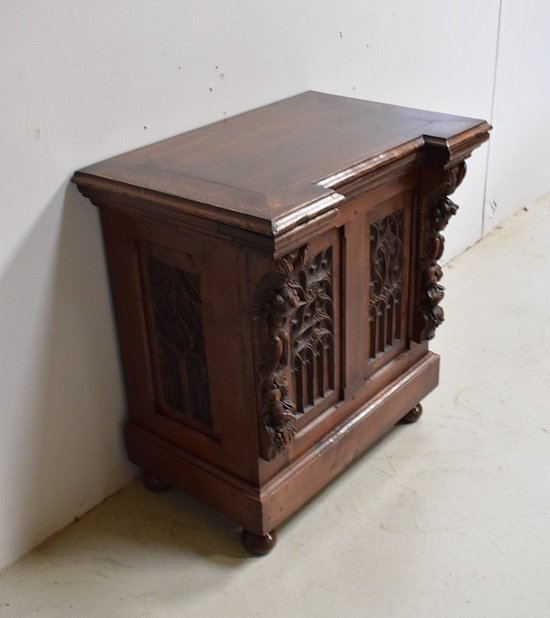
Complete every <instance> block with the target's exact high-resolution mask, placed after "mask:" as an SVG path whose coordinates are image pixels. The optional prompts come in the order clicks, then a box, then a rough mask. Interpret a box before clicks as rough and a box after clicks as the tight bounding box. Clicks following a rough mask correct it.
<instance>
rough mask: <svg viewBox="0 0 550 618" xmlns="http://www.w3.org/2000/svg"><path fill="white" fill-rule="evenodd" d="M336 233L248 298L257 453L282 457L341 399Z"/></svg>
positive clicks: (296, 255)
mask: <svg viewBox="0 0 550 618" xmlns="http://www.w3.org/2000/svg"><path fill="white" fill-rule="evenodd" d="M340 252H341V242H340V234H339V231H338V230H335V229H334V230H330V231H329V232H327V233H325V234H322V235H320V236H317V237H315V238H312V239H311V240H309V241H308V242H307V243H306V244H304V245H303V246H301V247H300V248H299V249H297V250H296V251H293V252H291V253H290V254H288V255H286V256H284V257H283V258H281V259H279V260H277V261H276V262H274V263H271V264H270V265H269V272H268V273H267V274H264V275H263V276H262V277H261V279H260V280H259V281H258V283H257V284H255V285H254V288H253V289H254V291H253V294H252V313H253V316H254V317H253V331H254V342H255V343H254V347H255V365H256V375H257V376H258V378H257V383H258V384H259V387H260V388H259V402H258V404H259V406H258V409H259V414H258V416H259V421H260V452H261V456H262V458H263V459H265V460H268V461H271V460H273V459H274V458H275V457H276V456H277V455H279V454H281V453H283V452H285V451H286V449H287V447H289V446H290V445H291V443H293V442H296V439H298V438H299V437H300V435H301V434H303V433H304V431H303V430H306V429H307V428H308V426H309V425H310V424H311V423H312V421H313V420H314V419H316V418H317V417H318V416H319V415H321V414H322V413H323V412H325V411H327V410H328V409H329V408H330V407H331V406H333V405H334V404H335V403H336V402H337V401H338V400H339V399H340V396H341V381H340V373H341V372H340V363H341V361H340V348H341V345H340V343H341V342H340Z"/></svg>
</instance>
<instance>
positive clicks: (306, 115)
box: [73, 92, 490, 236]
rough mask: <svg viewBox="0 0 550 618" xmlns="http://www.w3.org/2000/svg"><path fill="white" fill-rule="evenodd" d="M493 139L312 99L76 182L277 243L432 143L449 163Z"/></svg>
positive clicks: (407, 112) (408, 112)
mask: <svg viewBox="0 0 550 618" xmlns="http://www.w3.org/2000/svg"><path fill="white" fill-rule="evenodd" d="M489 129H490V126H489V125H488V124H487V123H486V122H484V121H483V120H477V119H472V118H464V117H459V116H450V115H446V114H439V113H433V112H426V111H421V110H416V109H411V108H405V107H397V106H393V105H386V104H382V103H374V102H371V101H362V100H359V99H351V98H347V97H340V96H334V95H329V94H323V93H319V92H305V93H303V94H299V95H297V96H294V97H291V98H288V99H284V100H282V101H278V102H276V103H273V104H271V105H267V106H265V107H260V108H258V109H254V110H252V111H249V112H245V113H243V114H240V115H238V116H234V117H232V118H228V119H226V120H222V121H220V122H216V123H214V124H211V125H208V126H205V127H202V128H199V129H196V130H194V131H190V132H188V133H183V134H181V135H177V136H176V137H172V138H170V139H166V140H163V141H161V142H157V143H155V144H151V145H149V146H145V147H143V148H139V149H138V150H134V151H132V152H128V153H126V154H122V155H119V156H116V157H113V158H111V159H107V160H105V161H102V162H101V163H97V164H95V165H92V166H90V167H87V168H84V169H82V170H80V171H79V172H77V173H76V174H75V176H74V178H73V180H74V182H76V184H77V185H78V186H79V187H80V188H81V189H85V188H90V187H91V188H93V189H95V190H98V191H103V192H105V193H112V194H114V195H126V196H130V197H131V196H134V197H136V196H137V197H138V199H141V200H143V201H145V202H148V203H150V204H151V208H154V205H155V203H156V202H157V201H158V200H159V198H161V197H162V198H167V197H169V198H170V199H169V201H168V202H167V200H166V199H165V200H164V202H165V203H169V204H170V207H171V208H172V209H176V210H181V211H183V212H187V213H188V214H194V215H198V216H201V217H204V218H207V219H211V220H217V221H220V222H224V223H229V224H231V225H234V226H237V227H242V228H245V229H249V230H252V231H255V232H258V233H261V234H265V235H268V236H277V235H278V234H281V233H283V232H285V231H287V230H288V229H290V228H292V227H293V226H295V225H297V224H299V223H301V222H303V221H306V220H307V219H309V218H312V217H314V216H317V215H318V214H320V213H322V212H324V211H326V210H328V209H330V208H332V207H334V205H335V204H336V203H338V202H339V201H340V200H342V199H343V198H342V196H341V195H340V194H339V193H338V186H340V185H341V184H343V183H345V182H349V181H350V180H353V179H355V178H358V177H360V176H364V175H365V174H369V173H372V172H373V171H374V170H377V169H380V168H381V167H383V166H385V165H387V164H388V163H391V162H392V161H395V160H397V159H400V158H402V157H404V156H407V155H409V154H411V153H413V152H416V151H419V150H420V149H422V148H423V146H425V144H426V143H427V141H429V142H430V143H431V144H432V146H434V147H435V148H439V149H441V151H442V152H443V151H445V152H446V153H447V154H448V153H452V151H453V149H459V148H460V147H462V146H463V145H464V144H469V143H472V144H473V143H475V142H479V143H481V141H484V139H486V137H487V131H488V130H489ZM475 145H477V143H476V144H475ZM470 150H471V148H470ZM84 192H85V191H84Z"/></svg>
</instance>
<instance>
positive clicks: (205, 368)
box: [73, 92, 490, 553]
mask: <svg viewBox="0 0 550 618" xmlns="http://www.w3.org/2000/svg"><path fill="white" fill-rule="evenodd" d="M489 129H490V126H489V125H488V124H487V123H486V122H484V121H482V120H473V119H469V118H461V117H456V116H447V115H443V114H435V113H429V112H423V111H419V110H413V109H406V108H400V107H394V106H389V105H382V104H379V103H372V102H368V101H360V100H356V99H348V98H344V97H337V96H331V95H327V94H321V93H317V92H307V93H304V94H301V95H298V96H296V97H292V98H290V99H286V100H284V101H280V102H278V103H274V104H272V105H268V106H266V107H262V108H259V109H256V110H253V111H250V112H247V113H245V114H241V115H239V116H236V117H234V118H230V119H228V120H224V121H223V122H218V123H216V124H213V125H210V126H208V127H204V128H201V129H198V130H196V131H191V132H189V133H185V134H183V135H179V136H177V137H174V138H172V139H168V140H165V141H162V142H159V143H157V144H153V145H151V146H147V147H145V148H141V149H139V150H135V151H133V152H130V153H127V154H123V155H121V156H118V157H114V158H112V159H109V160H107V161H104V162H102V163H98V164H97V165H93V166H91V167H88V168H86V169H84V170H81V171H79V172H77V173H76V174H75V176H74V178H73V180H74V182H75V183H76V184H77V185H78V187H79V189H80V191H81V192H82V193H83V194H84V195H86V196H87V197H89V198H90V199H91V201H92V202H93V203H94V204H95V205H96V206H98V208H99V210H100V214H101V222H102V227H103V234H104V240H105V250H106V253H107V259H108V265H109V272H110V279H111V287H112V295H113V300H114V308H115V313H116V321H117V327H118V333H119V341H120V349H121V355H122V362H123V365H124V375H125V380H126V390H127V400H128V415H129V417H128V424H127V427H126V443H127V448H128V455H129V458H130V460H131V461H133V462H134V463H136V464H137V465H138V466H141V467H142V468H143V470H144V481H145V483H146V485H147V486H149V487H150V488H152V489H157V490H160V489H162V488H164V487H165V486H168V485H170V486H174V487H177V488H180V489H182V490H184V491H187V492H189V493H190V494H192V495H194V496H196V497H197V498H199V499H201V500H203V501H204V502H205V503H207V504H209V505H210V506H212V507H214V508H216V509H219V510H220V511H223V512H224V513H226V514H227V515H229V516H230V517H233V518H234V519H235V520H236V521H238V522H240V523H242V524H243V526H244V529H245V530H244V532H243V542H244V544H245V546H246V547H247V548H248V549H249V550H250V551H252V552H253V553H265V552H266V551H268V550H269V549H270V548H271V546H272V545H273V543H274V539H275V535H274V532H273V531H274V529H275V528H276V527H277V526H278V525H279V524H280V523H281V522H283V521H284V520H285V519H286V518H287V517H288V516H289V515H291V514H292V513H293V512H294V511H295V510H296V509H298V508H299V507H300V506H301V505H303V504H304V503H305V502H306V501H307V500H309V499H310V498H311V497H312V496H313V495H314V494H315V493H316V492H318V491H319V490H320V489H321V488H322V487H323V486H324V485H326V484H327V483H328V482H329V481H330V480H331V479H332V478H334V477H335V476H336V475H337V474H339V473H340V472H341V471H342V470H343V469H344V468H346V467H347V466H348V465H349V464H350V463H351V462H352V461H353V460H354V459H356V458H357V457H358V456H359V455H361V453H363V451H365V449H367V448H368V447H369V446H370V445H371V444H372V443H373V442H374V441H375V440H377V439H378V438H379V437H380V436H381V435H382V434H383V433H384V432H385V431H387V430H388V429H389V428H391V427H392V426H393V425H394V424H395V423H396V422H398V421H400V420H405V421H409V422H411V421H413V420H416V418H417V417H418V416H419V414H420V411H421V408H420V406H419V402H420V400H421V399H422V398H423V397H424V396H425V395H426V394H427V393H428V392H429V391H430V390H432V389H433V388H434V387H435V386H436V384H437V380H438V366H439V358H438V356H437V355H435V354H433V353H431V352H429V351H428V340H429V339H430V338H431V337H432V336H433V334H434V330H435V328H436V327H437V326H438V325H439V323H440V322H441V321H442V320H443V310H442V308H441V305H440V301H441V299H442V298H443V287H442V286H441V284H440V279H441V274H442V273H441V269H440V267H439V265H438V262H437V260H438V259H439V258H440V256H441V254H442V251H443V243H444V240H443V236H442V235H441V232H442V230H443V229H444V227H445V226H446V224H447V222H448V220H449V218H450V217H451V215H453V214H454V213H455V212H456V209H457V206H456V205H455V204H454V203H453V202H452V200H451V199H450V198H449V197H448V196H449V195H450V194H451V193H452V192H453V191H454V189H455V188H456V186H457V185H458V184H459V183H460V182H461V180H462V178H463V176H464V173H465V164H464V159H465V158H466V157H468V156H469V155H470V154H471V152H472V150H473V149H474V148H476V147H477V146H478V145H479V144H481V143H482V142H484V141H485V140H486V139H487V137H488V131H489ZM159 525H160V523H159Z"/></svg>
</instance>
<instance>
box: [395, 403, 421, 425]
mask: <svg viewBox="0 0 550 618" xmlns="http://www.w3.org/2000/svg"><path fill="white" fill-rule="evenodd" d="M421 414H422V406H421V405H420V404H419V403H417V404H416V405H415V406H414V408H413V409H412V410H409V411H408V412H407V414H405V416H404V417H403V418H402V419H401V420H400V421H397V424H398V425H409V424H410V423H416V421H417V420H418V419H419V418H420V415H421Z"/></svg>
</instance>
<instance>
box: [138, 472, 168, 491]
mask: <svg viewBox="0 0 550 618" xmlns="http://www.w3.org/2000/svg"><path fill="white" fill-rule="evenodd" d="M141 482H142V483H143V486H144V487H146V488H147V489H148V490H149V491H154V492H155V493H159V492H161V491H166V490H168V489H170V485H168V483H165V482H164V481H161V480H160V479H158V478H157V477H156V476H154V475H152V474H151V473H150V472H147V471H144V472H143V474H142V475H141Z"/></svg>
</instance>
